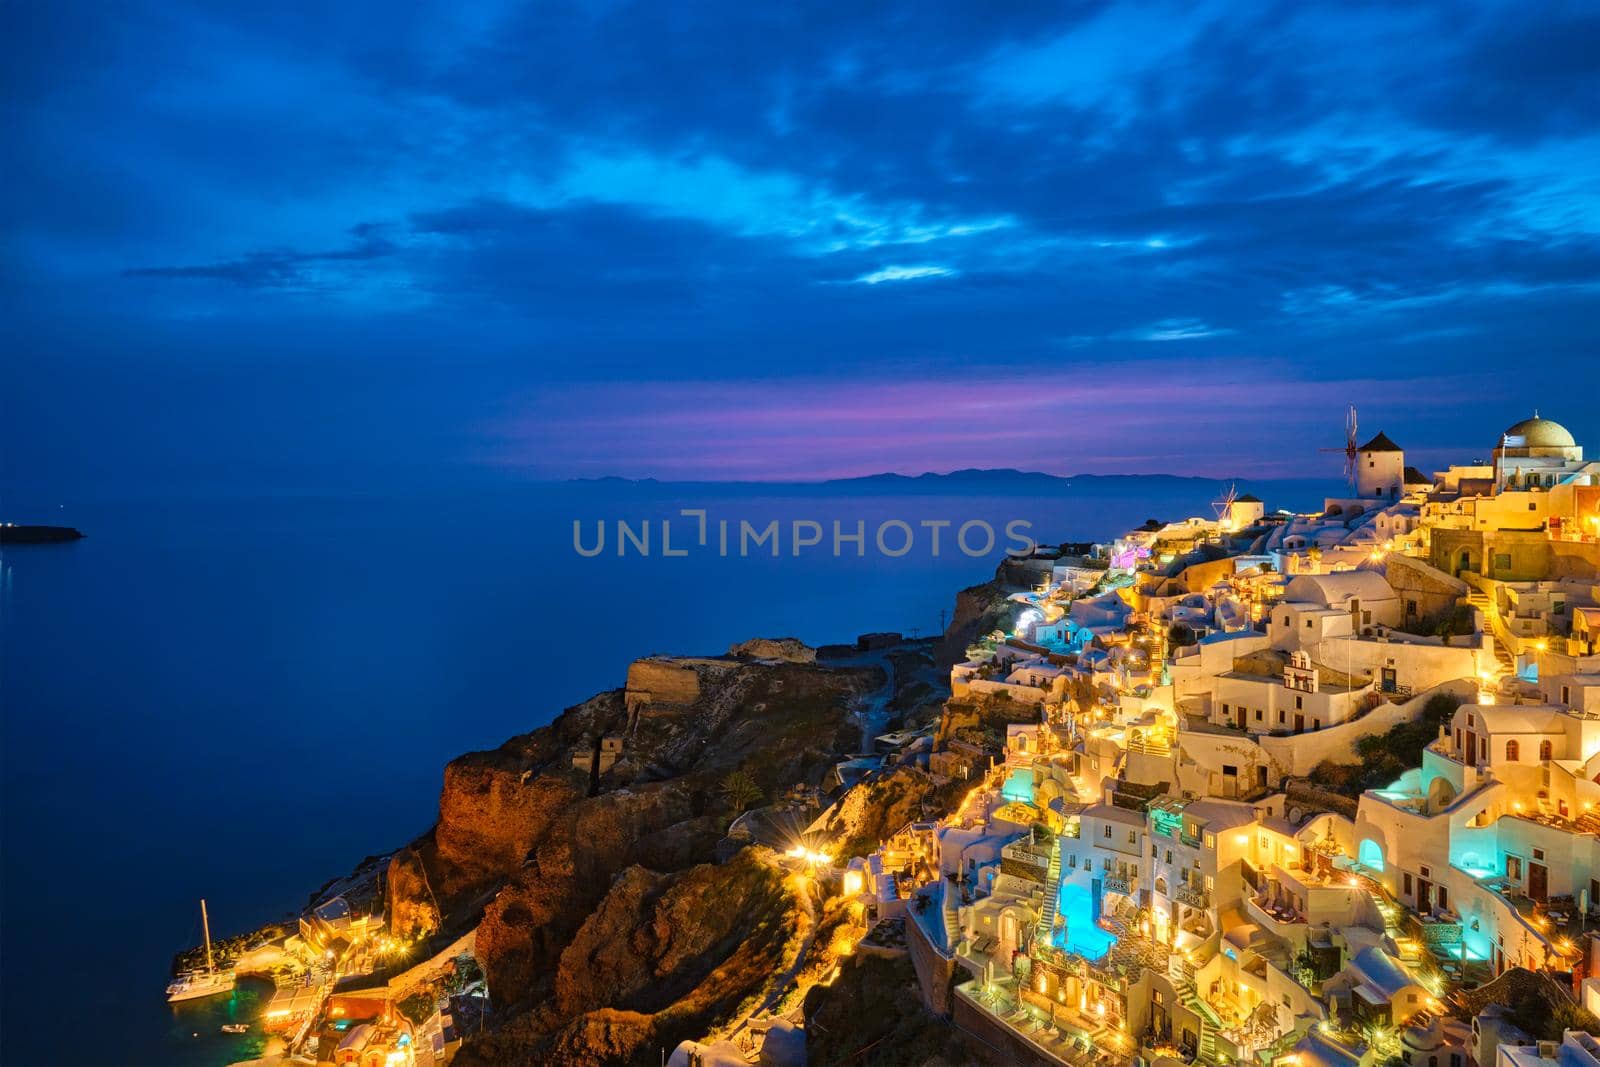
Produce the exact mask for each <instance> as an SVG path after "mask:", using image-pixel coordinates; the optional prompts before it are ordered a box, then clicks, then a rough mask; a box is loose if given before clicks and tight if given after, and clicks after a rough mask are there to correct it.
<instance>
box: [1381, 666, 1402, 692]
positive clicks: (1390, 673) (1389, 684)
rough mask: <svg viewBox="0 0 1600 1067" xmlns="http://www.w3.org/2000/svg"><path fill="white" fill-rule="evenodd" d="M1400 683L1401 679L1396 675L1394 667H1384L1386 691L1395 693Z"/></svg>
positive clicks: (1384, 689) (1384, 688)
mask: <svg viewBox="0 0 1600 1067" xmlns="http://www.w3.org/2000/svg"><path fill="white" fill-rule="evenodd" d="M1398 684H1399V680H1398V679H1397V678H1396V677H1395V673H1394V668H1393V667H1385V668H1384V669H1383V691H1384V692H1385V693H1393V692H1394V691H1395V688H1396V687H1397V685H1398Z"/></svg>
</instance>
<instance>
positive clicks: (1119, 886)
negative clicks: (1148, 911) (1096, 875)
mask: <svg viewBox="0 0 1600 1067" xmlns="http://www.w3.org/2000/svg"><path fill="white" fill-rule="evenodd" d="M1101 881H1102V882H1103V884H1104V887H1105V889H1106V891H1107V892H1110V893H1121V894H1122V895H1124V896H1127V894H1128V879H1127V878H1125V877H1124V876H1122V875H1119V874H1108V875H1106V876H1105V877H1104V878H1103V879H1101Z"/></svg>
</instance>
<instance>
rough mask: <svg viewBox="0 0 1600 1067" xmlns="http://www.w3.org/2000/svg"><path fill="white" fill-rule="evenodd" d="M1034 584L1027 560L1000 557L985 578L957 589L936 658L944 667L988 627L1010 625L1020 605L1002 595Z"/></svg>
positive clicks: (960, 657)
mask: <svg viewBox="0 0 1600 1067" xmlns="http://www.w3.org/2000/svg"><path fill="white" fill-rule="evenodd" d="M1037 584H1038V577H1037V574H1036V568H1034V567H1031V566H1030V565H1029V563H1028V562H1024V561H1018V560H1011V559H1004V560H1001V561H1000V565H999V566H998V567H996V568H995V572H994V577H993V578H991V579H990V580H989V581H987V582H984V583H983V584H982V585H973V586H968V587H967V588H965V589H963V590H961V592H959V593H957V594H956V610H955V614H953V615H952V616H951V617H950V625H949V626H947V627H946V628H945V631H944V637H943V639H942V640H941V641H940V642H939V645H938V649H937V651H936V655H935V660H936V662H937V663H938V664H939V665H940V666H941V667H943V668H944V669H946V670H948V669H949V668H950V667H951V665H953V664H956V663H960V662H961V661H962V660H963V659H965V658H966V651H967V646H968V645H970V644H972V642H974V641H975V640H977V639H978V638H979V637H981V636H983V635H984V634H986V633H989V632H990V631H991V630H1007V629H1010V628H1011V627H1012V626H1013V625H1014V623H1015V621H1016V617H1017V616H1018V615H1019V614H1020V613H1021V611H1022V608H1021V606H1020V605H1018V604H1015V603H1012V602H1011V601H1009V600H1007V599H1006V598H1007V597H1009V596H1010V595H1011V594H1012V593H1020V592H1022V591H1024V590H1026V589H1032V588H1033V587H1034V586H1035V585H1037Z"/></svg>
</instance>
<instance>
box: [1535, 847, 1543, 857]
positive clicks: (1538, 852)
mask: <svg viewBox="0 0 1600 1067" xmlns="http://www.w3.org/2000/svg"><path fill="white" fill-rule="evenodd" d="M1533 858H1534V859H1536V860H1542V859H1544V849H1542V848H1536V849H1534V850H1533Z"/></svg>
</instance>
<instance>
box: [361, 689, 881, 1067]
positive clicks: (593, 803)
mask: <svg viewBox="0 0 1600 1067" xmlns="http://www.w3.org/2000/svg"><path fill="white" fill-rule="evenodd" d="M641 664H645V666H643V667H640V665H639V664H636V665H635V668H636V669H635V670H631V671H630V672H629V677H628V689H627V691H626V693H624V692H623V691H616V692H611V693H604V694H601V695H599V696H597V697H594V698H593V699H591V700H588V701H586V702H584V703H583V704H580V705H578V706H576V707H574V708H570V709H568V710H567V711H566V712H565V713H563V714H562V715H561V716H560V717H559V718H558V719H557V720H556V721H555V722H553V723H551V724H550V725H549V726H547V727H544V728H543V729H540V730H536V731H534V732H532V733H530V734H525V735H523V736H521V737H516V738H513V739H512V740H510V741H508V742H506V744H504V745H502V746H501V747H500V748H498V749H496V750H494V751H492V752H476V753H471V754H469V755H466V756H462V757H460V758H459V759H457V760H455V761H453V762H452V763H451V764H450V765H449V767H448V768H447V769H446V771H445V781H444V789H443V792H442V793H441V795H440V802H439V822H438V824H437V825H436V826H435V828H434V829H433V830H432V831H431V832H430V833H429V834H427V835H426V836H424V837H423V838H421V839H419V840H418V841H416V842H413V843H412V845H411V846H410V847H408V848H407V849H404V850H402V851H401V852H400V853H398V854H397V855H396V857H395V859H394V861H393V862H392V863H391V865H390V869H389V881H388V904H389V911H390V915H391V917H392V920H393V922H394V924H395V928H396V929H397V931H398V932H399V933H401V934H402V935H405V936H417V935H420V934H423V933H426V932H429V931H434V932H436V934H437V936H438V937H439V938H441V939H442V938H446V937H449V936H452V935H454V934H455V933H456V932H458V931H460V930H463V929H465V928H468V927H470V926H471V925H473V924H474V923H477V924H478V935H477V951H478V955H479V958H480V959H481V961H482V963H483V965H484V970H485V973H486V975H487V978H488V983H489V990H490V995H491V997H492V998H493V1001H494V1003H495V1007H496V1012H497V1015H498V1017H499V1019H500V1020H501V1022H500V1025H499V1027H498V1029H497V1030H496V1031H494V1032H491V1033H489V1034H486V1035H483V1036H481V1037H475V1038H474V1039H473V1040H472V1041H470V1042H469V1043H468V1045H467V1046H466V1048H464V1049H463V1051H462V1059H461V1061H460V1062H462V1063H464V1064H474V1063H506V1062H541V1063H552V1064H569V1063H570V1064H578V1063H585V1064H588V1063H627V1062H631V1061H638V1062H641V1063H642V1062H645V1061H649V1062H654V1056H655V1049H656V1048H657V1046H658V1045H659V1044H663V1043H664V1044H667V1045H668V1046H669V1047H670V1045H671V1044H673V1043H675V1042H676V1041H677V1040H679V1039H680V1038H683V1037H691V1036H698V1035H700V1034H704V1033H706V1032H708V1031H709V1030H711V1029H713V1028H715V1026H716V1025H717V1024H718V1022H719V1021H721V1020H723V1019H725V1018H726V1017H727V1016H728V1015H730V1014H731V1013H733V1012H734V1011H735V1009H736V1008H737V1007H738V1006H739V1005H740V1004H741V1003H743V1002H745V1001H747V1000H749V999H750V998H752V997H754V996H756V995H757V994H758V993H759V992H760V991H761V989H762V986H763V984H764V983H767V982H770V981H772V980H773V979H774V978H775V977H776V976H777V975H778V973H779V972H781V971H782V966H781V964H780V963H779V962H778V961H781V960H782V959H783V958H785V957H786V955H787V954H789V953H791V952H792V949H793V946H792V944H791V941H792V940H793V938H794V937H795V930H796V922H795V921H794V915H793V912H794V909H795V907H796V903H795V901H794V899H793V894H792V893H791V892H790V891H789V890H788V889H787V888H786V887H785V883H784V877H783V874H782V872H781V870H780V869H779V865H778V864H777V863H776V862H775V857H774V855H773V853H771V852H770V851H768V850H766V849H763V848H760V847H752V848H747V849H745V850H744V851H742V852H740V853H738V855H736V856H735V857H734V858H733V859H732V860H730V861H729V862H727V863H723V864H720V865H718V864H714V863H712V862H711V861H712V860H713V858H714V854H715V848H716V845H717V843H718V841H719V840H720V839H721V838H722V837H723V835H724V833H725V832H726V829H727V826H728V823H729V820H730V818H731V817H732V815H733V814H734V811H733V810H732V808H731V807H730V804H729V802H728V800H727V797H726V793H727V791H726V790H725V789H724V784H725V783H726V782H727V780H728V778H729V776H730V775H732V774H733V773H734V772H739V773H740V775H741V777H747V778H748V779H749V780H750V781H751V782H753V783H754V786H755V788H756V789H757V790H759V791H760V792H761V793H762V794H764V795H765V796H766V797H768V798H771V797H775V796H777V795H778V794H779V793H781V792H783V791H785V790H787V789H788V788H789V787H790V786H792V785H794V784H797V783H807V784H818V783H820V782H821V781H822V779H823V776H824V775H825V773H826V772H827V771H828V770H829V769H831V767H832V766H833V764H834V763H835V762H837V761H838V760H839V759H840V758H841V757H842V756H843V755H845V754H848V753H850V752H854V751H856V750H857V749H858V748H859V746H860V742H861V738H860V731H859V729H858V728H857V726H856V725H855V724H854V722H853V721H852V719H851V712H852V710H853V709H854V708H855V706H856V705H857V703H858V702H859V700H860V698H861V697H862V696H863V695H865V694H867V693H869V692H871V691H872V690H874V689H876V688H877V687H878V686H880V685H881V684H882V683H883V681H884V677H883V673H882V672H881V671H878V670H876V669H870V668H869V669H863V668H829V667H824V666H818V665H816V664H813V663H807V662H792V661H788V660H777V661H775V660H768V659H763V660H760V661H747V660H733V659H681V660H674V659H667V658H661V657H656V658H652V659H651V660H649V661H641ZM636 683H637V684H636ZM602 739H605V740H606V741H607V743H608V745H610V746H611V751H612V752H613V753H614V756H615V758H614V759H613V760H611V761H610V762H609V763H608V764H607V765H606V769H605V770H604V771H603V772H602V771H601V770H600V766H601V764H600V762H599V752H600V742H601V740H602Z"/></svg>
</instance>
